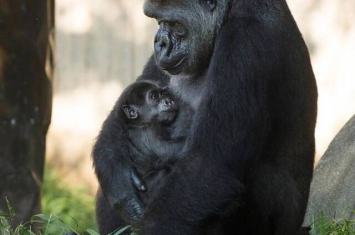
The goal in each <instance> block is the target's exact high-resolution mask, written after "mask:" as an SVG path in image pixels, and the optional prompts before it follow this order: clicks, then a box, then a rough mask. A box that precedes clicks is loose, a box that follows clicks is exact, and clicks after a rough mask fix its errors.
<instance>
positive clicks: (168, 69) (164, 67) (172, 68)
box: [159, 57, 185, 73]
mask: <svg viewBox="0 0 355 235" xmlns="http://www.w3.org/2000/svg"><path fill="white" fill-rule="evenodd" d="M184 62H185V57H183V58H182V59H181V60H179V61H178V62H177V63H175V64H173V65H168V64H164V63H160V64H159V68H160V69H161V70H163V71H166V72H168V73H172V72H173V71H176V70H177V69H178V68H179V67H180V65H182V64H183V63H184Z"/></svg>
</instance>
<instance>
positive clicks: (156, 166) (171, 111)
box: [97, 81, 194, 234]
mask: <svg viewBox="0 0 355 235" xmlns="http://www.w3.org/2000/svg"><path fill="white" fill-rule="evenodd" d="M153 95H154V98H153ZM193 115H194V111H193V110H192V109H191V108H190V107H189V105H188V104H185V103H183V102H182V101H180V100H179V99H178V98H175V97H173V96H172V95H171V94H170V93H169V92H168V90H167V89H163V88H161V87H159V86H158V85H157V84H156V83H155V82H152V81H151V82H147V81H140V82H136V83H133V84H131V85H130V86H128V87H127V88H126V89H125V90H124V91H123V92H122V94H121V96H120V97H119V99H118V101H117V102H116V104H115V107H114V109H113V111H112V113H111V114H110V117H109V118H108V119H107V120H106V122H105V124H104V125H103V127H102V130H101V133H100V135H99V137H98V138H99V139H100V138H101V136H105V135H106V133H108V134H109V133H110V132H111V131H112V130H110V129H107V127H109V126H111V125H114V124H115V123H111V122H118V123H120V124H123V125H124V128H125V129H126V131H127V136H126V138H127V140H128V142H127V146H126V149H127V152H126V155H125V156H126V157H127V160H128V162H129V163H130V164H131V165H132V166H134V170H133V171H134V174H135V176H134V177H133V178H132V180H133V182H134V184H135V186H136V188H137V190H139V191H141V193H140V194H139V198H140V199H141V201H142V202H143V204H145V205H146V204H148V203H149V199H150V198H152V197H154V194H155V192H157V191H158V189H159V187H160V186H161V185H164V183H165V179H167V175H168V174H169V173H170V172H171V169H172V166H173V164H174V162H175V161H176V160H178V159H179V156H180V154H181V152H182V150H183V148H184V145H185V142H186V136H187V135H188V132H189V130H190V121H189V118H191V117H192V116H193ZM118 131H119V130H118ZM97 208H98V210H97V214H98V220H99V226H100V232H101V234H107V233H108V232H112V231H113V230H115V229H117V226H116V224H117V221H119V223H118V224H119V225H124V219H123V217H122V218H121V217H120V216H118V214H117V211H116V212H114V210H113V208H112V207H111V206H110V205H109V203H108V202H107V200H106V199H105V197H104V195H103V194H102V192H101V191H99V192H98V195H97ZM109 214H112V217H110V218H109V220H107V219H106V218H107V216H108V215H109ZM101 218H105V219H104V220H101ZM112 218H114V221H116V222H111V221H112ZM128 222H129V220H128V221H125V223H128ZM112 223H113V224H114V226H112V225H111V224H112ZM103 224H105V225H104V226H103ZM106 224H108V225H110V226H107V225H106ZM107 227H108V228H107Z"/></svg>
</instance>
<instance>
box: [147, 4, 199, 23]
mask: <svg viewBox="0 0 355 235" xmlns="http://www.w3.org/2000/svg"><path fill="white" fill-rule="evenodd" d="M196 3H198V1H196V0H146V1H145V3H144V8H143V10H144V14H146V15H147V16H148V17H151V18H155V19H164V20H177V19H178V17H179V16H180V17H181V16H182V15H184V14H185V15H186V13H188V12H189V11H191V10H192V9H193V5H196Z"/></svg>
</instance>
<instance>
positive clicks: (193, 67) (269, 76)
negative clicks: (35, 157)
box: [93, 0, 317, 235]
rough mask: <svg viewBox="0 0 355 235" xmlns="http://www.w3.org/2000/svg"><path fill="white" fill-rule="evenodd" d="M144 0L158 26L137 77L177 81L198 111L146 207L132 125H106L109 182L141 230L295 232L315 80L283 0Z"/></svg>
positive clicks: (310, 146)
mask: <svg viewBox="0 0 355 235" xmlns="http://www.w3.org/2000/svg"><path fill="white" fill-rule="evenodd" d="M214 3H215V5H214ZM144 9H145V13H146V14H147V15H148V16H151V17H154V18H157V20H158V21H159V22H160V26H161V28H160V30H159V31H158V33H157V37H156V41H155V44H156V45H155V61H154V60H153V59H151V60H150V61H149V62H148V64H147V66H146V68H145V70H144V71H143V75H142V77H141V78H140V79H139V80H144V79H154V80H156V81H159V82H160V83H162V84H164V85H167V84H169V87H170V89H171V90H172V91H173V92H174V93H175V94H177V95H178V96H181V97H182V98H184V99H185V100H184V101H185V102H187V103H189V104H190V105H191V106H192V107H193V108H194V109H196V114H195V115H194V117H193V120H192V124H191V134H190V135H189V138H188V140H187V147H186V151H184V155H183V158H182V159H180V160H179V161H177V162H176V163H175V165H174V170H173V172H172V173H171V174H169V175H168V176H167V180H166V183H165V185H164V186H163V187H162V188H161V189H160V190H159V192H158V193H157V195H155V196H154V197H153V198H151V200H150V202H149V204H148V205H147V207H146V208H145V209H143V204H142V203H141V201H140V200H139V197H138V195H139V193H138V192H137V191H136V190H135V189H134V186H133V184H132V182H130V180H131V177H132V175H134V173H132V172H134V170H132V169H133V167H132V166H130V165H129V163H128V162H127V160H126V155H125V150H124V146H126V145H125V141H126V137H125V135H124V133H123V128H121V131H119V132H118V131H115V132H114V133H110V134H109V135H108V134H105V135H104V136H100V137H99V139H98V141H97V143H96V145H95V148H94V152H93V158H94V165H95V170H96V173H97V176H98V179H99V182H100V185H101V187H102V189H103V193H104V194H105V195H106V196H107V197H108V198H109V201H110V203H111V204H114V205H119V206H118V207H117V208H118V209H119V210H120V211H121V213H123V214H125V215H126V216H127V217H129V218H130V219H132V221H136V222H135V223H134V228H135V229H137V231H138V232H139V234H143V235H167V234H168V235H190V234H203V235H205V234H209V235H234V234H235V235H295V234H296V233H297V231H298V230H299V228H300V225H301V223H302V220H303V216H304V212H305V208H306V204H307V199H308V193H309V185H310V181H311V178H312V171H313V160H314V150H315V149H314V148H315V143H314V128H315V120H316V115H317V114H316V109H317V104H316V103H317V89H316V84H315V79H314V75H313V71H312V67H311V63H310V59H309V53H308V50H307V48H306V45H305V43H304V40H303V39H302V36H301V34H300V32H299V30H298V28H297V25H296V23H295V22H294V19H293V17H292V15H291V13H290V12H289V9H288V7H287V4H286V2H285V0H229V1H228V0H216V1H207V0H201V1H200V0H199V1H197V0H174V1H173V0H146V3H145V8H144ZM176 23H178V24H176ZM162 70H163V71H164V72H162ZM109 118H110V117H109ZM117 125H118V124H116V126H111V125H109V126H107V127H106V128H107V129H108V130H112V132H113V131H114V130H117V128H119V126H117ZM113 139H114V140H115V141H112V140H113ZM98 209H99V210H101V209H102V208H98ZM143 210H144V214H143ZM142 214H143V216H142V217H141V215H142ZM99 217H100V215H99ZM101 219H103V218H101ZM102 226H111V225H102Z"/></svg>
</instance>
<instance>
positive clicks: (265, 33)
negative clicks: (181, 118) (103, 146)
mask: <svg viewBox="0 0 355 235" xmlns="http://www.w3.org/2000/svg"><path fill="white" fill-rule="evenodd" d="M264 27H265V26H262V25H261V24H260V23H258V22H256V21H253V20H251V19H247V18H245V19H243V18H238V20H233V19H230V20H229V22H228V23H227V24H226V25H224V26H223V27H222V28H221V31H220V33H219V35H218V37H217V39H216V45H215V50H214V54H213V57H212V59H211V63H210V67H209V69H208V71H207V75H206V76H207V77H206V83H207V84H206V87H207V93H206V96H207V97H206V99H204V100H203V101H202V102H203V103H202V104H201V105H200V108H199V110H197V113H196V118H195V119H194V123H193V124H192V127H193V128H194V129H193V130H192V133H193V134H192V136H191V138H190V139H189V140H188V141H189V142H188V148H187V152H186V157H185V158H184V159H182V160H179V161H178V162H176V166H175V169H174V172H173V174H172V175H171V177H170V178H169V179H168V181H167V182H166V185H165V187H163V188H162V189H161V191H160V192H159V194H158V195H157V197H156V198H154V200H153V201H152V202H151V203H150V204H149V205H148V207H147V208H146V212H145V214H144V217H143V219H142V220H140V221H139V222H138V224H136V225H135V227H136V228H137V229H138V231H139V230H141V234H144V235H160V234H161V235H166V234H169V235H174V234H176V235H181V234H184V235H190V234H197V233H198V231H200V230H198V229H199V228H201V223H203V222H204V221H205V220H208V218H209V217H210V216H213V215H216V214H222V213H224V212H226V211H227V210H228V209H229V208H230V207H231V205H232V204H233V203H234V204H237V203H238V199H240V198H241V195H242V192H243V183H244V181H243V180H244V179H243V176H244V171H247V170H248V167H247V166H248V163H251V162H255V161H257V160H258V158H260V155H261V152H262V150H263V147H264V145H265V143H266V137H267V136H268V134H269V128H270V116H269V112H268V110H267V109H268V106H269V103H268V102H269V97H268V94H270V93H269V92H270V90H268V88H269V87H268V84H269V83H271V82H272V80H273V79H274V78H273V76H276V77H279V76H280V75H279V73H280V72H281V71H280V68H279V64H277V61H279V60H277V59H276V58H275V57H276V56H278V55H279V53H278V51H275V50H278V49H277V48H278V47H276V46H275V45H277V43H278V42H277V41H276V40H275V39H274V38H272V37H271V35H270V30H266V29H265V28H264ZM271 74H272V75H271Z"/></svg>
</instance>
